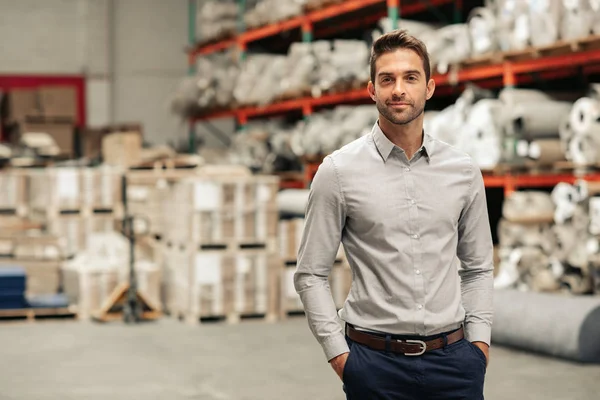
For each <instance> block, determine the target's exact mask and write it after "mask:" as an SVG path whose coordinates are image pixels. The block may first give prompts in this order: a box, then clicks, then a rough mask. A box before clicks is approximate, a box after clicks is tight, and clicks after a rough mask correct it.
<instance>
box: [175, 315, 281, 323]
mask: <svg viewBox="0 0 600 400" xmlns="http://www.w3.org/2000/svg"><path fill="white" fill-rule="evenodd" d="M176 317H177V319H179V320H180V321H183V322H185V323H187V324H190V325H197V324H205V323H226V324H231V325H235V324H239V323H241V322H246V321H261V322H267V323H272V322H275V321H276V320H277V316H276V315H274V314H265V313H257V314H239V313H229V314H227V315H209V314H204V315H200V317H197V316H193V315H187V314H184V313H177V315H176Z"/></svg>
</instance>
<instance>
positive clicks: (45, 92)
mask: <svg viewBox="0 0 600 400" xmlns="http://www.w3.org/2000/svg"><path fill="white" fill-rule="evenodd" d="M38 93H39V103H40V108H41V112H42V115H43V116H44V117H50V118H60V119H63V118H64V119H66V120H70V121H72V122H74V121H76V120H77V95H76V92H75V88H73V87H71V86H42V87H40V89H39V91H38Z"/></svg>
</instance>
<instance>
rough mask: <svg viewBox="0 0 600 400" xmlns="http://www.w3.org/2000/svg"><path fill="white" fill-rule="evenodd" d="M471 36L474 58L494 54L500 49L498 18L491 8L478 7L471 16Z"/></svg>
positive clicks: (469, 20)
mask: <svg viewBox="0 0 600 400" xmlns="http://www.w3.org/2000/svg"><path fill="white" fill-rule="evenodd" d="M468 24H469V34H470V38H471V54H472V55H473V56H476V55H481V54H486V53H492V52H494V51H497V50H498V48H499V44H498V39H497V33H496V30H497V28H496V16H495V15H494V12H493V10H492V9H490V8H486V7H476V8H474V9H473V10H472V11H471V13H470V14H469V18H468Z"/></svg>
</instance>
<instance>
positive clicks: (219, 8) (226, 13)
mask: <svg viewBox="0 0 600 400" xmlns="http://www.w3.org/2000/svg"><path fill="white" fill-rule="evenodd" d="M238 12H239V11H238V5H237V3H236V2H235V1H233V0H212V1H210V0H209V1H206V2H204V3H203V4H202V6H201V7H199V8H198V12H197V14H196V33H197V35H198V37H197V39H198V40H199V41H201V42H207V41H211V40H214V39H217V38H220V37H224V36H231V35H233V34H235V32H236V31H237V23H238V22H237V18H238Z"/></svg>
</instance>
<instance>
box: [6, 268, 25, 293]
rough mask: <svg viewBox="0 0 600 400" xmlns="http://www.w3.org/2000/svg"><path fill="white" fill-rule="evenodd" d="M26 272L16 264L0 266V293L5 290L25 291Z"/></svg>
mask: <svg viewBox="0 0 600 400" xmlns="http://www.w3.org/2000/svg"><path fill="white" fill-rule="evenodd" d="M26 283H27V274H26V273H25V269H23V268H21V267H18V266H7V267H1V268H0V293H2V292H4V291H5V290H18V291H21V292H24V291H25V287H26Z"/></svg>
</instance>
